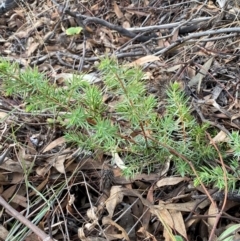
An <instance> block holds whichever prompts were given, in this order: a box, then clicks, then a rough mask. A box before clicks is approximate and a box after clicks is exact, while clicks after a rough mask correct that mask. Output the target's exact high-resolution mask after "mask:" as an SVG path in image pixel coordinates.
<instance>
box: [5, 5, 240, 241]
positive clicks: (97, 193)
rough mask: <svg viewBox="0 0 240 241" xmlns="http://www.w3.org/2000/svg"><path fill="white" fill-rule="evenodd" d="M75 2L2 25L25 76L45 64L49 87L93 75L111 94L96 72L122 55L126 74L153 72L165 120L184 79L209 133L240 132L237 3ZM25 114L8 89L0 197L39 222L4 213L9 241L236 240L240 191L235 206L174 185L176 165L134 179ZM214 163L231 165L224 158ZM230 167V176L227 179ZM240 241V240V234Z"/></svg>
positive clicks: (211, 192)
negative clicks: (232, 228) (174, 88)
mask: <svg viewBox="0 0 240 241" xmlns="http://www.w3.org/2000/svg"><path fill="white" fill-rule="evenodd" d="M64 4H66V3H65V2H61V1H58V0H56V2H52V1H50V0H49V1H30V2H29V3H25V4H24V5H23V4H20V5H21V6H19V7H18V8H15V9H13V10H11V11H10V12H8V13H6V14H5V15H3V16H1V17H0V36H1V39H0V52H1V57H2V58H3V59H6V60H9V61H11V62H17V63H19V65H20V67H21V69H22V70H23V71H24V70H25V69H26V68H28V67H29V66H30V67H35V66H36V67H37V68H38V70H39V71H40V72H42V73H44V74H45V76H47V78H48V79H49V82H50V83H52V84H55V85H56V86H64V83H65V81H67V79H68V78H71V77H72V76H73V74H77V75H79V74H82V73H87V75H86V76H87V77H85V78H88V80H89V81H92V82H94V84H99V85H101V84H102V81H101V75H100V74H99V71H97V68H96V66H97V64H98V63H99V62H100V59H102V58H104V57H106V56H114V58H116V59H117V60H118V62H119V63H120V64H128V65H132V66H135V65H137V66H140V67H141V68H143V70H144V72H145V73H146V74H147V76H148V78H147V83H146V86H147V90H148V92H149V93H151V94H154V96H155V97H156V98H157V99H158V102H159V105H158V109H157V110H156V111H157V112H158V113H159V115H164V111H165V108H164V106H165V99H166V88H167V87H168V85H169V83H170V82H174V81H177V82H179V83H180V84H181V86H182V91H183V92H184V93H185V94H186V95H187V96H188V97H189V98H190V101H189V105H190V106H191V110H192V113H193V115H194V116H195V117H196V119H197V120H198V121H199V123H208V124H209V125H210V126H212V127H214V128H216V130H217V132H216V133H215V136H212V137H214V141H215V142H216V143H223V142H224V140H225V139H226V138H227V137H226V136H227V135H228V134H229V132H231V131H233V130H235V131H236V130H239V127H240V124H239V117H240V115H239V74H240V71H239V64H238V62H239V37H238V35H239V32H240V28H239V11H240V9H239V5H238V3H237V2H236V1H226V3H225V4H224V1H164V0H163V1H160V0H155V1H128V0H126V1H101V0H99V1H72V0H70V1H69V2H68V5H67V7H65V5H64ZM76 26H81V27H82V30H81V33H80V34H73V35H67V34H66V30H67V29H69V28H70V27H76ZM106 98H107V99H108V101H106V103H109V105H110V104H112V101H111V100H110V101H109V96H108V97H106ZM24 106H25V103H24V102H23V100H22V99H21V98H17V97H14V98H12V97H7V95H6V94H5V93H4V91H3V90H2V95H1V106H0V107H1V110H0V117H1V120H2V121H1V128H0V131H1V132H0V133H1V134H0V138H1V153H2V154H1V156H0V163H1V165H0V184H1V185H0V193H1V197H3V198H4V199H5V200H6V201H8V202H9V203H10V205H11V206H12V207H13V208H14V209H15V210H16V211H17V212H18V213H22V214H23V215H24V216H25V217H26V218H27V219H28V220H30V221H31V223H30V231H29V230H28V229H26V228H25V227H26V225H25V224H22V222H23V221H22V217H20V220H21V221H20V222H15V219H14V218H12V216H16V215H17V214H15V215H13V211H11V210H10V209H9V207H8V206H5V209H3V212H2V213H1V226H0V228H1V230H2V231H1V232H0V233H1V234H0V238H1V239H2V240H11V241H12V240H28V241H30V240H38V237H37V235H36V234H34V233H32V232H31V230H32V231H33V230H34V226H35V225H36V226H38V227H39V228H40V229H41V230H43V232H44V233H43V234H42V235H43V236H41V237H42V238H44V237H45V236H44V235H45V234H48V235H50V237H53V238H54V239H56V240H71V241H73V240H86V241H94V240H151V241H152V240H199V241H200V240H226V239H224V238H223V239H220V238H219V236H220V235H221V234H222V233H223V231H224V230H226V229H227V228H228V227H229V225H232V224H239V221H240V220H239V207H240V206H239V200H240V196H239V195H238V192H237V189H238V187H237V186H236V192H229V193H228V196H227V198H225V199H224V197H225V196H226V195H224V192H223V191H221V192H219V190H218V189H215V188H214V183H209V185H205V186H201V185H200V186H199V187H195V186H194V185H193V179H194V178H193V176H188V177H180V176H177V175H174V171H172V169H173V168H174V165H173V163H172V162H171V160H165V162H164V163H163V164H164V165H162V166H161V168H160V167H155V169H154V171H152V172H150V173H147V172H146V173H142V174H137V175H135V176H134V178H131V179H127V178H125V177H123V176H122V170H121V168H120V165H119V162H120V161H119V159H121V158H120V157H119V156H117V155H116V156H111V154H109V153H103V152H99V151H98V150H93V152H91V153H89V152H85V151H84V148H83V147H78V146H73V145H69V144H67V143H66V141H65V139H64V137H63V136H64V130H63V129H62V128H61V127H60V126H58V125H57V124H53V125H50V124H49V122H48V120H49V118H51V117H52V116H51V114H49V115H47V114H42V115H40V114H39V115H32V114H30V113H28V112H26V110H25V109H24ZM113 121H114V120H113ZM131 134H132V133H131ZM133 134H134V133H133ZM209 143H210V140H209ZM230 152H231V150H230ZM120 156H121V155H120ZM113 159H114V160H115V164H114V165H112V163H111V161H112V160H113ZM23 160H24V161H23ZM211 164H212V165H220V166H221V164H222V162H221V156H220V157H219V160H212V163H211ZM231 168H232V167H231V166H226V169H227V170H228V172H231V171H232V169H231ZM236 183H237V184H238V182H237V181H236ZM226 192H227V190H225V194H227V193H226ZM1 204H3V203H1ZM237 228H239V227H238V226H237ZM237 228H236V230H237ZM36 233H37V234H38V236H40V233H39V230H37V231H36ZM46 236H47V235H46ZM180 236H181V237H182V239H180ZM232 236H233V237H232V239H230V240H240V238H239V235H238V233H237V232H234V233H233V234H232ZM217 238H219V239H217ZM233 238H234V239H233Z"/></svg>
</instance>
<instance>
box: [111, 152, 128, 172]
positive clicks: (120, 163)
mask: <svg viewBox="0 0 240 241" xmlns="http://www.w3.org/2000/svg"><path fill="white" fill-rule="evenodd" d="M113 163H114V164H116V165H117V166H118V167H119V168H120V169H122V170H124V169H126V168H127V167H126V166H125V164H124V162H123V160H122V159H121V158H120V156H119V155H118V153H113Z"/></svg>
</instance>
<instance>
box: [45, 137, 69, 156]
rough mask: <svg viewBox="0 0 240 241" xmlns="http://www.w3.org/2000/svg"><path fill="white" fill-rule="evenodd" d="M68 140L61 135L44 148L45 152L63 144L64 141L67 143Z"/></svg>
mask: <svg viewBox="0 0 240 241" xmlns="http://www.w3.org/2000/svg"><path fill="white" fill-rule="evenodd" d="M65 142H66V140H65V139H64V137H59V138H57V139H56V140H54V141H52V142H51V143H50V144H49V145H47V146H46V147H45V148H44V150H43V153H45V152H47V151H50V150H52V149H53V148H55V147H57V146H60V145H62V144H63V143H65Z"/></svg>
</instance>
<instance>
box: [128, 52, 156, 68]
mask: <svg viewBox="0 0 240 241" xmlns="http://www.w3.org/2000/svg"><path fill="white" fill-rule="evenodd" d="M159 60H160V58H159V57H157V56H155V55H147V56H144V57H141V58H139V59H137V60H135V61H133V62H132V63H130V64H127V66H129V67H132V66H142V65H143V64H146V63H148V62H154V61H159Z"/></svg>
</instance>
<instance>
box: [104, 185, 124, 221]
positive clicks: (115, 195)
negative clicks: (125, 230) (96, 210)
mask: <svg viewBox="0 0 240 241" xmlns="http://www.w3.org/2000/svg"><path fill="white" fill-rule="evenodd" d="M122 200H123V193H122V189H121V186H112V188H111V190H110V197H109V198H108V199H107V200H106V209H107V211H108V214H109V217H110V218H112V216H113V213H114V210H115V207H116V206H117V204H118V203H120V202H122Z"/></svg>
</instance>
